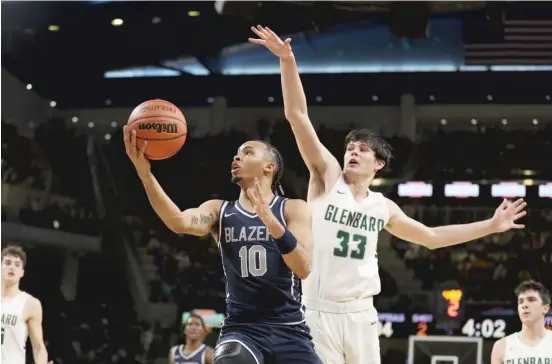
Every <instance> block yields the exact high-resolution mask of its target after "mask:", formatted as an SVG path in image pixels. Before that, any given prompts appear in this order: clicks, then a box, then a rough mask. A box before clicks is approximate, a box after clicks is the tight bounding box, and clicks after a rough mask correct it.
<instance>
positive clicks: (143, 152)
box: [140, 140, 148, 157]
mask: <svg viewBox="0 0 552 364" xmlns="http://www.w3.org/2000/svg"><path fill="white" fill-rule="evenodd" d="M147 146H148V141H147V140H144V144H143V145H142V148H140V157H143V156H144V154H146V147H147Z"/></svg>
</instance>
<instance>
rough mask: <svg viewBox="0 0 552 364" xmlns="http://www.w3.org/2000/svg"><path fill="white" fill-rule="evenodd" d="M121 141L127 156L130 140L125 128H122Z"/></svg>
mask: <svg viewBox="0 0 552 364" xmlns="http://www.w3.org/2000/svg"><path fill="white" fill-rule="evenodd" d="M123 140H124V142H125V150H126V152H127V154H129V148H128V147H129V145H130V140H129V138H128V128H127V126H126V125H125V126H123Z"/></svg>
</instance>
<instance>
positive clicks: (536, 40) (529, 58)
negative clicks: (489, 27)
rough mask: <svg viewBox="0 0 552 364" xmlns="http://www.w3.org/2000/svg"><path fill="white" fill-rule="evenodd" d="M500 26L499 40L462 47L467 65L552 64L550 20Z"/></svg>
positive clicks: (508, 23) (506, 22)
mask: <svg viewBox="0 0 552 364" xmlns="http://www.w3.org/2000/svg"><path fill="white" fill-rule="evenodd" d="M501 24H502V27H501V29H500V31H501V34H500V35H499V36H498V37H497V38H498V39H496V38H495V39H493V40H489V41H483V42H471V43H466V44H464V56H465V63H466V64H467V65H552V20H521V19H516V20H513V19H510V20H509V19H505V18H503V19H502V22H501Z"/></svg>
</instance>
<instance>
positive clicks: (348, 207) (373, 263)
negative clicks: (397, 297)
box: [302, 175, 389, 308]
mask: <svg viewBox="0 0 552 364" xmlns="http://www.w3.org/2000/svg"><path fill="white" fill-rule="evenodd" d="M311 209H312V214H313V216H312V229H313V238H314V247H313V253H312V271H311V273H310V275H309V277H308V278H307V279H306V280H304V281H303V283H302V287H303V295H304V296H305V298H306V300H308V298H314V299H323V300H326V301H334V302H347V301H353V300H358V299H365V298H370V297H372V296H375V295H377V294H378V293H380V291H381V281H380V277H379V271H378V255H377V245H378V233H379V232H380V231H381V230H383V228H384V226H385V225H387V222H388V221H389V209H388V207H387V202H386V199H385V197H384V196H383V195H382V194H381V193H378V192H373V191H369V192H368V196H367V197H366V198H365V199H364V200H363V201H362V202H357V201H356V200H355V199H354V197H353V194H352V193H351V190H350V189H349V186H347V184H346V183H345V180H344V179H343V175H341V176H340V177H339V179H338V181H337V183H336V184H335V186H334V187H333V188H332V189H331V190H330V191H329V192H328V193H327V194H326V195H325V196H322V197H320V198H318V199H316V200H315V201H313V202H312V204H311ZM307 308H308V304H307Z"/></svg>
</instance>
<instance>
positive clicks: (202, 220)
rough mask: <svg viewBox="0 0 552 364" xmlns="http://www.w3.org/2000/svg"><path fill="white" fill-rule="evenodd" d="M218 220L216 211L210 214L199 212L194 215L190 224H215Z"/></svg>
mask: <svg viewBox="0 0 552 364" xmlns="http://www.w3.org/2000/svg"><path fill="white" fill-rule="evenodd" d="M216 220H217V216H216V215H215V214H214V213H210V214H197V215H192V219H191V221H190V225H192V226H196V225H213V224H214V223H215V221H216Z"/></svg>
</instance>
